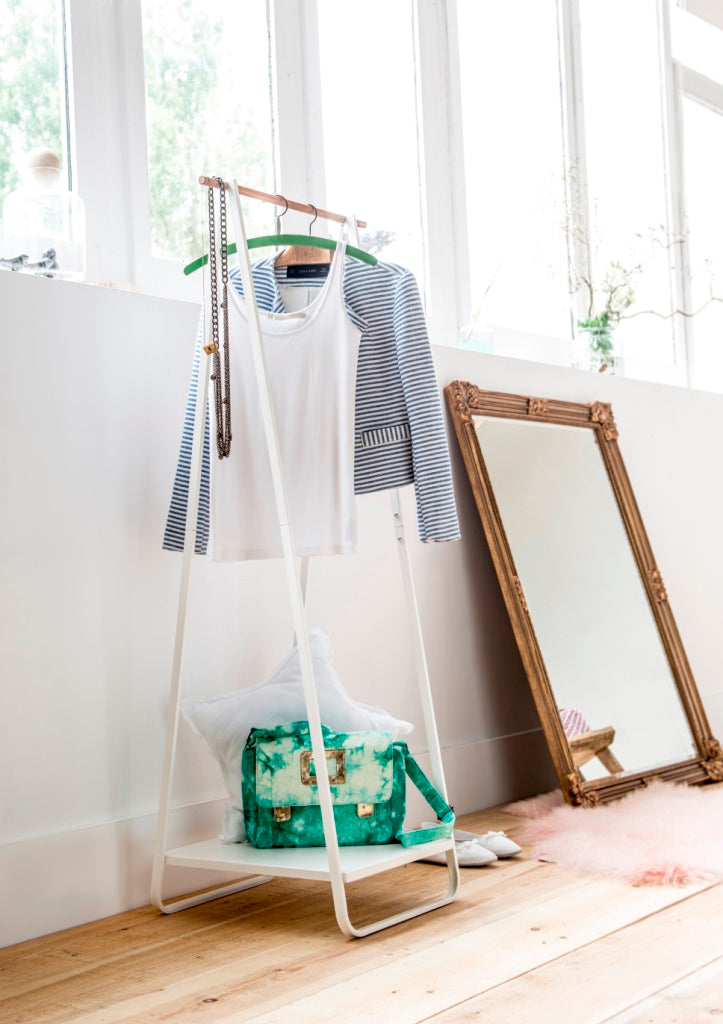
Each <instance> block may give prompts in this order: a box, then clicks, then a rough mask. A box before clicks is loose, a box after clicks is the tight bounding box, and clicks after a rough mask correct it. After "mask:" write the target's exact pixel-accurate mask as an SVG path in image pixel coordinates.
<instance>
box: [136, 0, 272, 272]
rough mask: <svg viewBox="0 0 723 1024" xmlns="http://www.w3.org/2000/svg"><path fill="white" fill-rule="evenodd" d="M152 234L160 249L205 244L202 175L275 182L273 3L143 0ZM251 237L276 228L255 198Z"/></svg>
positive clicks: (266, 187) (254, 183)
mask: <svg viewBox="0 0 723 1024" xmlns="http://www.w3.org/2000/svg"><path fill="white" fill-rule="evenodd" d="M143 41H144V56H145V72H146V113H147V123H148V167H149V184H150V193H151V232H152V239H153V252H154V255H156V256H166V257H171V258H176V259H188V258H190V257H191V256H197V255H199V254H200V253H201V252H202V251H203V240H202V230H203V224H204V210H203V209H201V206H200V204H199V193H200V191H201V190H200V189H199V187H198V177H199V175H200V174H210V175H217V174H218V175H220V176H223V177H225V178H226V179H228V178H229V177H236V178H237V180H238V182H239V184H243V185H248V186H249V187H251V188H258V189H261V190H263V191H271V190H272V189H273V184H272V183H273V181H274V173H273V157H272V154H273V142H272V114H271V100H270V87H269V52H268V31H267V22H266V3H265V0H245V2H244V3H242V4H222V5H216V6H215V7H214V6H213V5H201V4H197V3H194V2H193V0H181V2H179V0H144V3H143ZM247 218H248V220H247V230H248V232H249V234H250V235H253V234H258V233H261V234H263V233H268V232H269V231H272V230H273V220H272V219H270V215H269V208H268V207H265V206H264V204H261V203H250V204H249V206H248V213H247Z"/></svg>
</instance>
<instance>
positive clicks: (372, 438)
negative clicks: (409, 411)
mask: <svg viewBox="0 0 723 1024" xmlns="http://www.w3.org/2000/svg"><path fill="white" fill-rule="evenodd" d="M411 437H412V432H411V430H410V428H409V424H408V423H395V424H393V425H392V426H390V427H377V428H376V429H375V430H362V431H361V446H362V448H382V447H383V446H384V445H385V444H396V443H397V442H398V441H409V440H411Z"/></svg>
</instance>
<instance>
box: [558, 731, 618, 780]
mask: <svg viewBox="0 0 723 1024" xmlns="http://www.w3.org/2000/svg"><path fill="white" fill-rule="evenodd" d="M614 739H615V730H614V729H613V727H612V726H611V725H609V726H607V727H606V728H605V729H591V730H590V731H589V732H581V733H578V734H577V735H576V736H571V737H568V741H567V742H568V743H569V744H570V750H571V752H572V760H573V762H574V764H575V767H576V768H581V767H582V765H584V764H587V762H588V761H591V760H592V759H593V757H596V758H597V759H598V760H599V761H600V763H601V764H602V765H603V767H605V768H606V769H607V770H608V771H609V772H610V774H611V775H615V774H617V772H621V771H623V766H622V765H621V764H620V762H619V761H618V759H617V757H616V756H615V754H613V752H612V750H611V749H610V744H611V743H612V742H613V740H614Z"/></svg>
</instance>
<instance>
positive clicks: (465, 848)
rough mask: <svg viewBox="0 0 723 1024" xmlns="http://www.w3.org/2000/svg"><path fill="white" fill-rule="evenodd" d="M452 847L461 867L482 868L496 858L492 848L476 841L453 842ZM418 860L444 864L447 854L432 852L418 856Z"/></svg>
mask: <svg viewBox="0 0 723 1024" xmlns="http://www.w3.org/2000/svg"><path fill="white" fill-rule="evenodd" d="M454 848H455V851H456V853H457V863H458V864H459V866H460V867H461V868H483V867H485V865H487V864H493V863H494V861H496V860H497V855H496V854H494V853H493V852H492V850H488V849H487V848H486V847H485V846H481V845H480V844H479V843H477V842H470V841H464V842H461V843H460V842H455V844H454ZM420 860H423V861H426V862H427V863H429V864H446V863H447V854H446V853H432V854H430V855H429V857H420Z"/></svg>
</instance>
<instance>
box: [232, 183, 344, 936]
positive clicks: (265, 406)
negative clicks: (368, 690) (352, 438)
mask: <svg viewBox="0 0 723 1024" xmlns="http://www.w3.org/2000/svg"><path fill="white" fill-rule="evenodd" d="M228 198H229V199H230V205H231V219H232V221H233V225H234V233H235V235H236V239H235V240H236V258H237V262H238V265H239V269H240V271H241V280H242V282H243V288H244V296H245V298H246V307H247V310H248V323H249V327H250V329H251V330H250V336H251V337H250V341H251V353H252V357H253V362H254V370H255V373H256V381H257V384H258V392H259V404H260V409H261V419H262V422H263V426H264V433H265V436H266V447H267V449H268V452H269V461H270V464H271V478H272V481H273V487H274V495H275V497H276V507H277V509H278V513H279V527H280V530H281V543H282V547H283V552H284V566H285V569H286V577H287V582H288V585H289V596H290V598H291V612H292V616H293V621H294V630H295V633H296V640H297V650H298V652H299V664H300V667H301V681H302V684H303V689H304V699H305V702H306V712H307V716H308V722H309V733H310V735H311V749H312V754H313V757H314V763H315V764H316V779H317V793H318V796H319V806H320V808H321V819H322V824H323V826H324V839H325V841H326V851H327V857H328V860H329V871H330V875H331V888H332V893H333V897H334V908H335V911H336V917H337V921H338V923H339V927H340V928H341V930H342V931H343V932H344V933H345V934H347V935H349V934H351V932H350V930H349V929H350V927H351V925H350V923H349V919H348V914H347V909H346V895H345V892H344V880H343V878H342V873H341V859H340V857H339V845H338V842H337V835H336V824H335V822H334V808H333V804H332V801H331V787H330V785H329V777H328V774H327V772H326V752H325V749H324V738H323V734H322V731H321V715H320V712H319V701H318V698H317V693H316V683H315V680H314V666H313V662H312V659H311V646H310V643H309V631H308V627H307V624H306V611H305V609H304V598H303V594H302V590H301V583H300V580H299V573H298V569H297V561H296V545H295V543H294V535H293V529H292V525H291V522H290V516H289V505H288V499H287V495H286V486H285V483H284V469H283V465H282V461H281V449H280V446H279V439H278V432H277V430H276V420H275V416H274V410H273V405H272V401H271V394H270V390H269V382H268V374H267V370H266V360H265V358H264V350H263V342H262V337H261V323H260V320H259V311H258V306H257V303H256V293H255V290H254V283H253V276H252V273H251V262H250V259H249V252H248V247H247V244H246V232H245V229H244V224H243V214H242V212H241V201H240V198H239V192H238V183H237V182H236V181H235V180H233V181H232V182H231V188H230V190H229V197H228Z"/></svg>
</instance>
